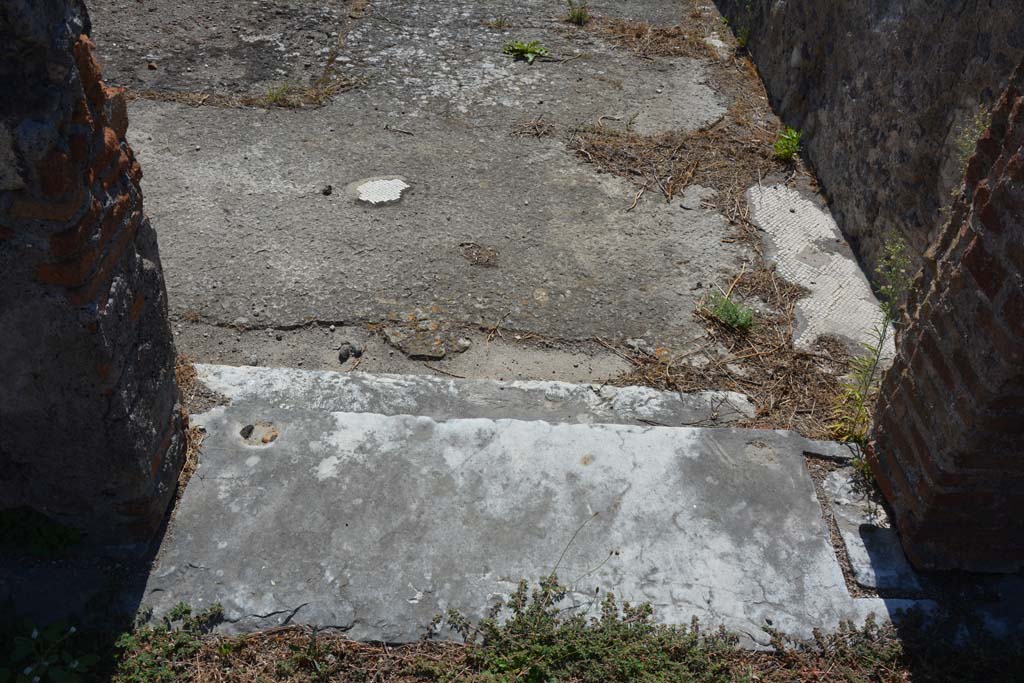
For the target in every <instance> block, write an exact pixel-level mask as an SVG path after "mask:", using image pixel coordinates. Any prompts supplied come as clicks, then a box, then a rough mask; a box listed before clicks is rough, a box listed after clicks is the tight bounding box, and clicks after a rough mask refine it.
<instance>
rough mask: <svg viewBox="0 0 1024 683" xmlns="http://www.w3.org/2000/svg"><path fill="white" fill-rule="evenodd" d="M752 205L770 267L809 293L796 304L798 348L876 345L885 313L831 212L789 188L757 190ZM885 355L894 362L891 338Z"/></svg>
mask: <svg viewBox="0 0 1024 683" xmlns="http://www.w3.org/2000/svg"><path fill="white" fill-rule="evenodd" d="M747 199H748V201H749V202H750V206H751V218H752V220H753V221H754V223H755V224H756V225H757V227H759V228H760V229H761V230H763V231H764V233H765V237H766V246H767V249H766V252H765V256H766V258H767V259H768V261H769V262H771V263H773V264H774V265H775V267H776V270H777V271H778V273H779V274H780V275H782V276H783V277H784V278H785V279H787V280H789V281H790V282H794V283H797V284H799V285H801V286H803V287H806V288H807V289H808V290H810V293H809V294H808V295H807V296H805V297H803V298H801V299H800V300H799V301H798V302H797V304H796V315H797V327H796V329H795V331H794V338H793V342H794V345H795V346H796V347H797V348H802V349H810V348H811V347H812V346H813V345H814V342H815V340H817V339H818V337H820V336H822V335H829V336H836V337H841V338H843V339H845V340H847V341H848V342H850V344H851V347H852V350H859V348H860V344H863V343H869V342H872V341H873V339H874V338H873V335H872V330H873V328H874V327H875V326H876V325H877V324H879V323H880V322H881V320H882V312H881V309H880V308H879V306H878V300H877V299H876V298H875V295H874V293H872V291H871V286H870V285H869V284H868V281H867V278H865V277H864V273H863V271H861V269H860V266H859V265H858V264H857V261H856V259H855V258H854V257H853V254H852V252H851V251H850V247H849V245H847V243H846V240H845V239H843V236H842V233H840V232H839V228H838V227H837V226H836V223H835V221H834V220H832V216H831V215H830V214H829V212H828V209H826V208H823V207H821V206H819V205H818V204H816V203H815V202H813V201H811V200H809V199H807V198H806V197H804V196H803V195H801V193H800V192H798V191H797V190H795V189H792V188H789V187H786V186H784V185H769V186H764V187H762V186H758V187H752V188H750V190H748V191H747ZM883 354H884V355H885V356H886V357H888V358H891V357H892V354H893V343H892V337H891V335H890V338H889V341H888V343H887V345H886V348H885V349H884V351H883Z"/></svg>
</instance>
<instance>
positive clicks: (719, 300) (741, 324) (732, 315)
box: [707, 292, 754, 333]
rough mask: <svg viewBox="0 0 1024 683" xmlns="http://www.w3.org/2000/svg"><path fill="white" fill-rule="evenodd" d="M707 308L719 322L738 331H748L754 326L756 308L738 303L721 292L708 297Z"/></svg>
mask: <svg viewBox="0 0 1024 683" xmlns="http://www.w3.org/2000/svg"><path fill="white" fill-rule="evenodd" d="M707 310H708V312H709V313H710V314H711V315H712V316H713V317H714V318H715V319H716V320H718V322H720V323H722V324H723V325H725V326H726V327H728V328H729V329H732V330H735V331H736V332H742V333H747V332H749V331H750V330H751V329H752V328H753V327H754V309H752V308H750V307H748V306H744V305H742V304H738V303H736V302H735V301H733V300H732V297H730V296H726V295H725V294H722V293H720V292H715V293H714V294H712V295H711V297H710V298H709V299H708V302H707Z"/></svg>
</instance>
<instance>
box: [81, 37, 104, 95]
mask: <svg viewBox="0 0 1024 683" xmlns="http://www.w3.org/2000/svg"><path fill="white" fill-rule="evenodd" d="M95 48H96V46H95V44H93V42H92V41H91V40H89V37H88V36H86V35H82V36H80V37H79V38H78V42H76V43H75V47H74V53H75V64H76V65H77V66H78V74H79V77H80V78H81V79H82V90H84V91H85V96H86V97H87V98H88V99H89V102H90V103H91V104H92V105H93V106H94V107H97V108H98V107H99V106H100V105H101V104H102V102H103V87H102V86H103V74H102V72H101V71H100V65H99V63H98V62H97V61H96V55H95V53H94V50H95Z"/></svg>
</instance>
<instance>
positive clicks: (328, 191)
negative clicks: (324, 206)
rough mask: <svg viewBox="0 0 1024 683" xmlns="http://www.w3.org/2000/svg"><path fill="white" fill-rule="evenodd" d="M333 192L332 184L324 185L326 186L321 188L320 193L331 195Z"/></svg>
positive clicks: (326, 195)
mask: <svg viewBox="0 0 1024 683" xmlns="http://www.w3.org/2000/svg"><path fill="white" fill-rule="evenodd" d="M332 192H334V188H333V187H331V186H330V185H324V188H323V189H322V190H320V194H322V195H323V196H325V197H328V196H330V194H331V193H332Z"/></svg>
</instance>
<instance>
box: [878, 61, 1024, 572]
mask: <svg viewBox="0 0 1024 683" xmlns="http://www.w3.org/2000/svg"><path fill="white" fill-rule="evenodd" d="M908 313H909V323H908V325H907V326H906V327H905V328H904V329H903V331H902V332H901V334H900V336H899V338H898V343H897V347H898V353H897V357H896V360H895V363H894V365H893V367H892V369H891V370H890V371H889V373H888V374H887V376H886V378H885V382H884V385H883V387H882V398H881V401H880V403H879V406H878V411H877V415H878V425H877V429H876V442H875V450H874V454H873V456H872V457H871V458H870V462H871V466H872V469H873V470H874V472H875V475H876V478H877V480H878V482H879V484H880V485H881V487H882V489H883V491H884V493H885V495H886V498H887V499H888V500H889V502H890V503H891V504H892V506H893V508H894V512H895V515H896V520H897V523H898V525H899V529H900V532H901V535H902V538H903V542H904V547H905V549H906V550H907V553H908V555H909V557H910V558H911V560H912V561H913V562H914V563H915V564H916V565H917V566H918V567H922V568H930V569H955V568H959V569H971V570H980V571H1000V570H1007V571H1013V570H1017V569H1021V568H1024V62H1022V63H1021V65H1020V67H1018V69H1017V71H1016V73H1015V74H1014V75H1013V77H1012V78H1011V80H1010V85H1009V87H1008V89H1007V90H1006V92H1005V94H1004V95H1003V97H1002V99H1001V100H1000V101H999V102H998V104H997V106H996V108H995V110H994V113H993V119H992V124H991V127H990V128H989V130H988V131H987V132H986V133H985V135H984V136H983V137H982V139H981V140H980V142H979V143H978V147H977V152H976V153H975V155H974V157H973V158H972V159H971V161H970V163H969V164H968V167H967V172H966V175H965V181H964V186H963V192H962V194H961V195H960V197H959V199H958V200H957V201H956V203H955V204H954V206H953V208H952V210H951V220H950V221H949V222H948V223H947V224H946V226H945V228H944V230H943V232H942V233H941V235H940V237H939V239H938V240H937V241H936V243H935V244H934V245H933V246H932V248H931V249H930V250H929V251H928V253H927V254H926V256H925V259H924V267H923V269H922V271H921V273H920V274H919V275H918V277H917V281H916V283H915V294H914V296H913V297H912V299H911V301H910V302H908Z"/></svg>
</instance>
